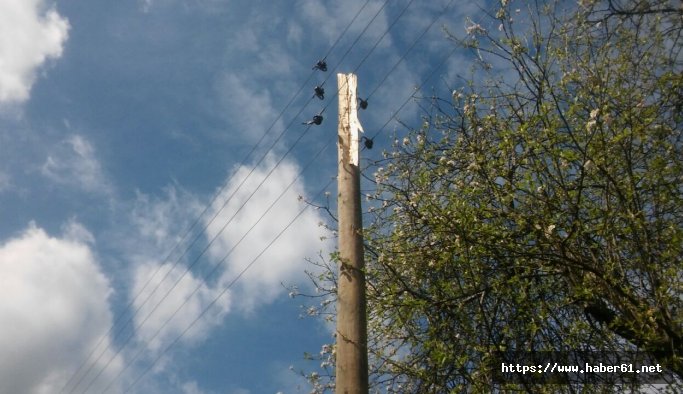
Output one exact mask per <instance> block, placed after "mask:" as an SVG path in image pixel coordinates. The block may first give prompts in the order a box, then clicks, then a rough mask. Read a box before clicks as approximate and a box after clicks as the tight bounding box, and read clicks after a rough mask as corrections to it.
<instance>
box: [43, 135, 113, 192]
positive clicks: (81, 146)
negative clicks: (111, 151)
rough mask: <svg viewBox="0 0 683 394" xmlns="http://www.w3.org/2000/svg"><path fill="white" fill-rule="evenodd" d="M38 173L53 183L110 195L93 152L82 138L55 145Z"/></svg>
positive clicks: (108, 185)
mask: <svg viewBox="0 0 683 394" xmlns="http://www.w3.org/2000/svg"><path fill="white" fill-rule="evenodd" d="M41 173H42V174H43V175H44V176H46V177H48V178H49V179H51V180H52V181H54V182H56V183H59V184H63V185H67V186H73V187H77V188H79V189H80V190H83V191H86V192H89V193H98V194H108V193H110V191H111V185H110V184H109V182H108V181H107V180H106V178H105V176H104V173H103V171H102V166H101V164H100V162H99V160H98V159H97V157H96V155H95V148H94V147H93V146H92V144H90V142H88V140H87V139H86V138H85V137H84V136H82V135H78V134H75V135H72V136H69V137H68V138H66V139H65V140H64V141H62V142H61V143H60V144H58V145H57V146H56V147H55V148H54V149H53V151H52V152H51V153H50V154H49V155H48V157H47V159H46V160H45V163H43V165H42V167H41Z"/></svg>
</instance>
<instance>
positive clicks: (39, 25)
mask: <svg viewBox="0 0 683 394" xmlns="http://www.w3.org/2000/svg"><path fill="white" fill-rule="evenodd" d="M68 31H69V22H68V20H67V19H66V18H64V17H62V16H61V15H59V13H57V11H56V10H55V8H54V6H48V5H47V3H46V1H45V0H3V1H0V103H7V102H22V101H25V100H27V99H28V97H29V93H30V90H31V86H33V83H34V82H35V79H36V74H37V71H38V69H39V67H40V66H41V65H43V64H44V63H45V62H46V61H47V60H48V59H56V58H59V57H60V56H61V55H62V51H63V49H64V43H65V42H66V40H67V37H68Z"/></svg>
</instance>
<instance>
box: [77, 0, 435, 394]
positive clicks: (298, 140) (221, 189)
mask: <svg viewBox="0 0 683 394" xmlns="http://www.w3.org/2000/svg"><path fill="white" fill-rule="evenodd" d="M410 3H412V0H411V2H410ZM410 3H409V4H408V6H409V5H410ZM366 4H367V3H366ZM385 4H386V3H385ZM408 6H406V7H405V8H404V9H403V11H402V12H401V15H403V13H404V12H405V10H406V9H407V7H408ZM401 15H399V18H400V16H401ZM373 20H374V19H373ZM397 20H398V18H397V19H396V20H395V21H394V23H393V24H392V25H391V26H393V25H394V24H395V23H396V21H397ZM433 23H434V22H432V24H431V25H433ZM431 25H430V26H429V27H428V29H429V28H430V27H431ZM391 26H390V28H389V29H388V30H387V32H388V31H389V30H390V29H391ZM347 29H348V26H347ZM365 30H367V26H366V29H364V31H365ZM387 32H385V34H384V35H383V36H382V37H381V38H380V39H379V40H378V41H377V42H376V43H375V46H373V49H372V50H371V51H370V52H369V53H368V54H367V55H366V57H365V58H364V59H363V60H362V61H361V63H360V64H359V65H358V67H360V65H361V64H362V63H363V62H364V61H365V60H366V59H367V58H368V56H369V55H370V53H372V51H373V50H374V49H375V48H376V47H377V45H378V43H379V42H380V41H381V40H382V39H383V38H384V36H385V35H386V34H387ZM425 32H426V30H425ZM423 35H424V32H423V34H422V35H420V37H418V40H416V42H417V41H419V39H420V38H421V37H422V36H423ZM338 41H339V40H337V42H338ZM355 42H357V40H356V41H355ZM355 42H354V45H355ZM335 44H336V43H335ZM414 45H415V43H413V46H414ZM411 48H412V46H411ZM348 52H349V51H347V53H348ZM406 54H407V52H406ZM404 57H405V54H404V56H403V57H402V58H401V59H400V60H399V62H400V61H402V60H403V58H404ZM358 67H356V69H357V68H358ZM394 69H395V66H394V68H392V70H391V71H390V72H389V74H390V73H391V72H393V70H394ZM387 75H388V74H387ZM309 79H310V78H309ZM385 80H386V77H385V78H384V79H383V80H382V82H381V83H380V85H379V86H381V84H382V83H383V82H384V81H385ZM379 86H378V87H377V88H376V89H375V91H376V90H377V89H378V88H379ZM301 90H302V89H300V90H299V92H300V91H301ZM299 92H298V93H299ZM298 93H297V94H298ZM373 93H374V91H373ZM295 96H296V95H295ZM290 104H291V101H290ZM288 105H289V104H288ZM404 105H405V103H404ZM402 107H403V106H401V108H402ZM286 108H287V107H286ZM304 108H305V107H304ZM302 111H303V108H302V110H301V111H300V112H299V114H300V113H301V112H302ZM399 111H400V109H399ZM283 112H284V110H283ZM281 114H282V113H281ZM392 118H393V117H392ZM389 121H391V119H390V120H389ZM386 124H388V122H387V123H386ZM386 124H385V125H386ZM290 125H291V124H290ZM271 128H272V126H271ZM285 130H286V129H285ZM283 133H284V131H283ZM281 135H282V134H281ZM302 136H303V135H302ZM300 139H301V138H299V139H298V140H297V142H296V143H298V141H299V140H300ZM278 140H279V138H278ZM259 142H260V141H259ZM276 142H277V141H276ZM296 143H295V144H294V145H293V146H292V148H293V147H294V146H296ZM271 148H272V147H271ZM253 150H255V148H254V149H252V152H253ZM290 151H291V148H290ZM288 153H289V152H288ZM285 156H286V155H285ZM282 159H284V157H283V158H282ZM282 159H281V160H280V162H281V161H282ZM280 162H278V165H279V163H280ZM259 163H260V161H259ZM256 166H258V164H257V165H256ZM256 166H255V167H254V168H256ZM276 167H277V165H276V166H275V167H274V168H273V170H274V169H275V168H276ZM273 170H271V173H272V171H273ZM252 172H253V169H252ZM250 174H251V173H250ZM269 175H270V173H269ZM297 178H298V177H297ZM245 179H246V178H245ZM266 179H267V177H266ZM264 181H265V180H264ZM328 185H329V184H328ZM222 190H223V189H221V190H220V191H219V193H217V195H219V194H220V193H221V192H222ZM252 196H253V193H252ZM215 198H216V197H214V199H213V200H212V203H213V201H215ZM250 198H251V196H250ZM247 201H249V199H247ZM245 204H246V202H245ZM210 206H211V203H210V204H209V206H207V208H206V209H205V210H204V212H203V213H205V212H206V211H207V210H208V208H209V207H210ZM203 213H202V215H203ZM202 215H200V217H201V216H202ZM233 217H234V216H233ZM214 218H215V216H214ZM212 220H213V219H212ZM207 226H208V225H207ZM226 226H227V224H226ZM224 228H225V226H224ZM183 255H184V254H183ZM226 258H227V257H226ZM252 263H253V262H252ZM250 266H251V264H250ZM169 272H170V271H169ZM167 275H168V273H167ZM151 280H152V278H151V279H150V280H149V281H148V283H149V282H151ZM157 288H158V286H157ZM167 295H168V294H167ZM167 295H166V296H167ZM138 296H139V294H138ZM166 296H165V297H166ZM165 297H164V299H165ZM162 301H163V299H162ZM157 306H158V305H157ZM138 310H139V308H138ZM136 312H137V311H136ZM124 346H125V345H124ZM105 368H106V367H105ZM101 372H102V371H100V373H101ZM98 376H99V374H98ZM93 381H94V380H93ZM91 383H92V382H91ZM67 385H68V383H67ZM86 390H87V389H86Z"/></svg>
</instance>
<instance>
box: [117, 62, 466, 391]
mask: <svg viewBox="0 0 683 394" xmlns="http://www.w3.org/2000/svg"><path fill="white" fill-rule="evenodd" d="M456 49H457V48H456ZM454 52H455V49H454V50H453V51H451V52H450V53H449V55H448V56H446V57H445V58H444V59H443V61H442V62H441V63H440V64H439V65H438V66H437V67H435V68H434V70H433V72H432V73H431V74H430V75H429V76H428V78H426V79H425V82H426V81H427V80H429V79H431V77H432V76H433V75H434V74H435V73H436V71H438V69H440V68H441V66H442V65H443V64H444V63H445V62H446V61H447V60H448V58H450V57H451V56H452V54H453V53H454ZM411 97H412V95H411V96H409V97H408V99H407V100H406V101H405V102H404V103H403V105H401V107H400V108H399V110H398V111H396V112H400V109H402V108H403V106H404V105H405V104H406V103H407V102H408V101H410V98H411ZM394 117H395V115H392V116H391V117H390V119H389V120H388V121H387V122H386V123H385V124H384V126H383V127H382V129H383V128H384V127H386V125H388V124H389V122H391V120H392V119H393V118H394ZM328 147H329V145H324V146H323V147H322V148H321V149H320V150H319V151H318V153H317V154H316V155H315V156H313V158H312V159H311V160H310V161H309V162H308V163H307V164H306V166H305V167H304V168H303V169H302V170H301V171H300V172H299V174H298V175H297V176H296V177H295V178H294V179H293V180H292V181H291V182H290V184H289V185H288V186H287V187H286V188H285V189H284V190H283V191H282V192H281V193H280V195H279V196H278V197H277V198H276V200H274V201H273V202H272V203H271V205H270V206H269V207H268V208H267V209H266V211H265V212H264V213H263V214H262V215H261V216H260V217H259V219H258V220H257V221H256V222H255V223H254V224H253V225H252V226H251V227H250V228H249V230H247V232H246V233H245V234H244V235H243V236H242V237H241V238H240V239H239V240H238V241H237V242H236V244H235V245H234V246H233V247H232V248H231V249H230V250H229V251H228V252H227V253H226V254H225V255H224V257H223V258H222V259H221V260H220V261H219V262H218V263H217V264H216V265H215V266H214V269H213V270H212V271H211V272H210V273H209V274H208V275H207V276H211V275H213V274H214V273H215V272H216V271H217V268H218V267H219V266H220V265H221V264H222V263H223V262H225V261H226V260H227V258H228V257H229V256H230V255H231V254H232V252H233V251H234V250H235V248H236V247H237V246H238V245H239V244H240V242H241V241H242V240H243V239H244V238H246V236H247V235H248V234H249V233H250V232H251V230H253V229H254V228H255V227H256V225H258V224H259V223H260V222H261V220H263V218H264V217H265V216H266V215H267V214H268V213H269V212H270V210H271V209H272V208H273V207H274V206H275V204H276V203H277V202H278V201H279V200H280V199H281V198H282V197H283V196H284V195H285V194H286V192H287V191H288V190H289V188H290V187H291V186H292V185H293V184H294V183H296V181H297V180H298V179H299V178H300V177H301V176H302V175H303V173H304V172H305V171H306V170H307V169H308V168H309V167H310V166H311V165H312V164H313V163H314V162H316V161H317V158H318V156H320V155H321V154H322V153H323V152H324V151H325V150H326V149H327V148H328ZM333 180H334V178H333V179H331V180H330V181H329V182H328V183H327V184H326V185H325V186H324V187H323V188H322V189H321V190H320V191H319V192H318V193H317V194H316V195H315V197H314V199H316V198H318V196H320V195H321V194H322V193H323V192H324V191H325V190H326V189H327V188H328V187H329V186H330V184H331V183H332V181H333ZM307 208H308V205H306V206H305V207H304V208H303V209H302V210H301V211H300V212H299V213H298V214H297V215H296V216H295V217H294V219H292V220H291V221H290V222H289V223H288V224H287V225H286V226H285V227H284V228H283V229H282V230H281V231H280V232H279V233H278V235H277V236H276V237H275V238H274V239H273V240H272V241H271V242H270V243H268V245H266V247H265V248H264V249H263V250H262V251H261V252H259V254H258V255H257V256H256V257H255V258H254V259H253V260H252V261H251V262H250V263H249V264H248V265H247V266H246V267H245V268H243V269H242V270H241V271H240V272H239V274H238V275H237V276H236V277H235V278H234V279H233V280H232V281H231V282H230V283H229V284H228V285H227V286H226V287H225V288H224V289H223V290H222V291H221V292H220V293H219V294H218V295H217V296H216V297H215V298H214V299H213V300H212V301H211V302H210V303H209V304H208V305H207V306H206V307H205V308H204V309H203V310H202V312H201V313H200V314H199V315H198V316H197V317H196V318H195V319H194V320H193V321H192V322H191V323H190V324H189V326H188V327H187V328H186V329H185V330H183V331H182V332H181V333H180V335H179V336H178V337H176V338H175V339H174V340H173V341H172V342H171V343H170V344H169V345H168V346H166V347H165V348H164V350H163V351H162V352H161V353H160V354H159V355H158V356H157V358H156V359H155V360H153V361H152V362H151V364H150V365H149V366H148V367H147V368H146V369H145V370H144V371H143V372H142V373H141V375H139V376H138V377H137V378H136V379H135V380H134V381H133V383H132V384H131V385H130V386H128V388H126V390H125V391H124V392H129V391H130V389H132V388H133V387H134V386H135V385H136V384H137V383H138V382H139V381H140V380H141V379H142V378H143V377H144V376H145V375H146V374H147V373H148V372H149V371H150V370H151V369H152V368H153V367H154V365H155V364H156V363H157V362H158V361H159V360H160V359H161V357H162V356H163V355H164V354H165V353H167V352H168V351H169V350H170V349H171V348H172V347H173V346H175V344H176V343H178V341H179V340H180V339H181V338H182V337H183V336H184V335H185V334H187V333H188V332H189V331H190V330H191V329H192V327H194V325H195V324H196V323H197V322H198V321H199V320H200V319H201V318H202V317H203V316H204V315H205V314H206V313H207V312H208V311H209V310H210V309H211V308H212V307H213V306H214V305H215V304H216V303H217V302H218V301H219V300H220V298H221V297H222V296H223V295H225V293H226V292H227V291H228V290H230V288H232V286H233V285H234V284H235V283H236V282H237V281H239V279H240V278H241V277H242V276H243V275H244V274H245V273H246V271H248V270H249V269H250V268H251V267H252V266H253V265H254V264H255V263H256V261H257V260H258V258H260V257H261V256H262V255H263V254H264V253H265V252H266V251H267V250H268V249H269V248H270V246H272V245H273V244H274V243H275V242H276V241H277V240H278V239H279V238H280V237H281V236H282V235H283V234H284V232H285V231H286V230H287V229H289V227H291V225H292V224H293V223H294V222H295V221H296V220H297V219H298V218H299V217H300V216H301V215H302V214H303V212H304V211H305V210H306V209H307ZM200 288H201V284H200V285H199V286H197V287H196V288H195V289H194V291H193V292H192V293H191V294H190V295H189V296H188V298H186V300H185V301H184V302H183V303H182V304H181V305H180V306H178V308H176V310H175V311H174V312H173V313H172V315H171V316H170V317H169V318H168V319H167V320H166V321H165V322H164V323H163V324H162V326H161V327H160V328H159V329H158V330H157V332H156V333H155V334H154V336H153V337H152V339H154V338H156V336H157V335H159V333H161V331H162V330H163V328H164V327H165V326H166V325H167V324H168V323H169V322H170V321H171V320H172V319H173V318H174V317H175V315H176V314H177V313H178V312H179V311H180V310H181V309H182V308H183V307H184V306H185V304H186V303H187V302H189V300H190V299H191V297H192V296H194V294H196V292H197V291H199V289H200ZM141 352H142V350H141V351H139V352H138V353H137V354H136V356H135V357H134V359H133V361H134V360H135V359H136V358H137V357H138V356H139V355H140V353H141ZM129 365H130V364H129ZM122 373H123V370H122V371H120V372H119V374H118V375H117V377H116V378H115V379H114V380H113V381H111V382H110V383H109V385H108V386H107V387H106V388H105V392H106V391H107V390H108V389H109V388H110V387H111V385H112V384H113V382H114V381H116V380H117V379H118V378H119V377H120V376H121V375H122Z"/></svg>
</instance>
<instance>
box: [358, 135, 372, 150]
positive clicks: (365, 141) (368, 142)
mask: <svg viewBox="0 0 683 394" xmlns="http://www.w3.org/2000/svg"><path fill="white" fill-rule="evenodd" d="M360 140H361V141H363V144H365V147H366V148H368V149H372V146H373V145H374V144H375V141H373V140H372V139H370V138H368V137H366V136H363V137H361V138H360Z"/></svg>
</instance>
